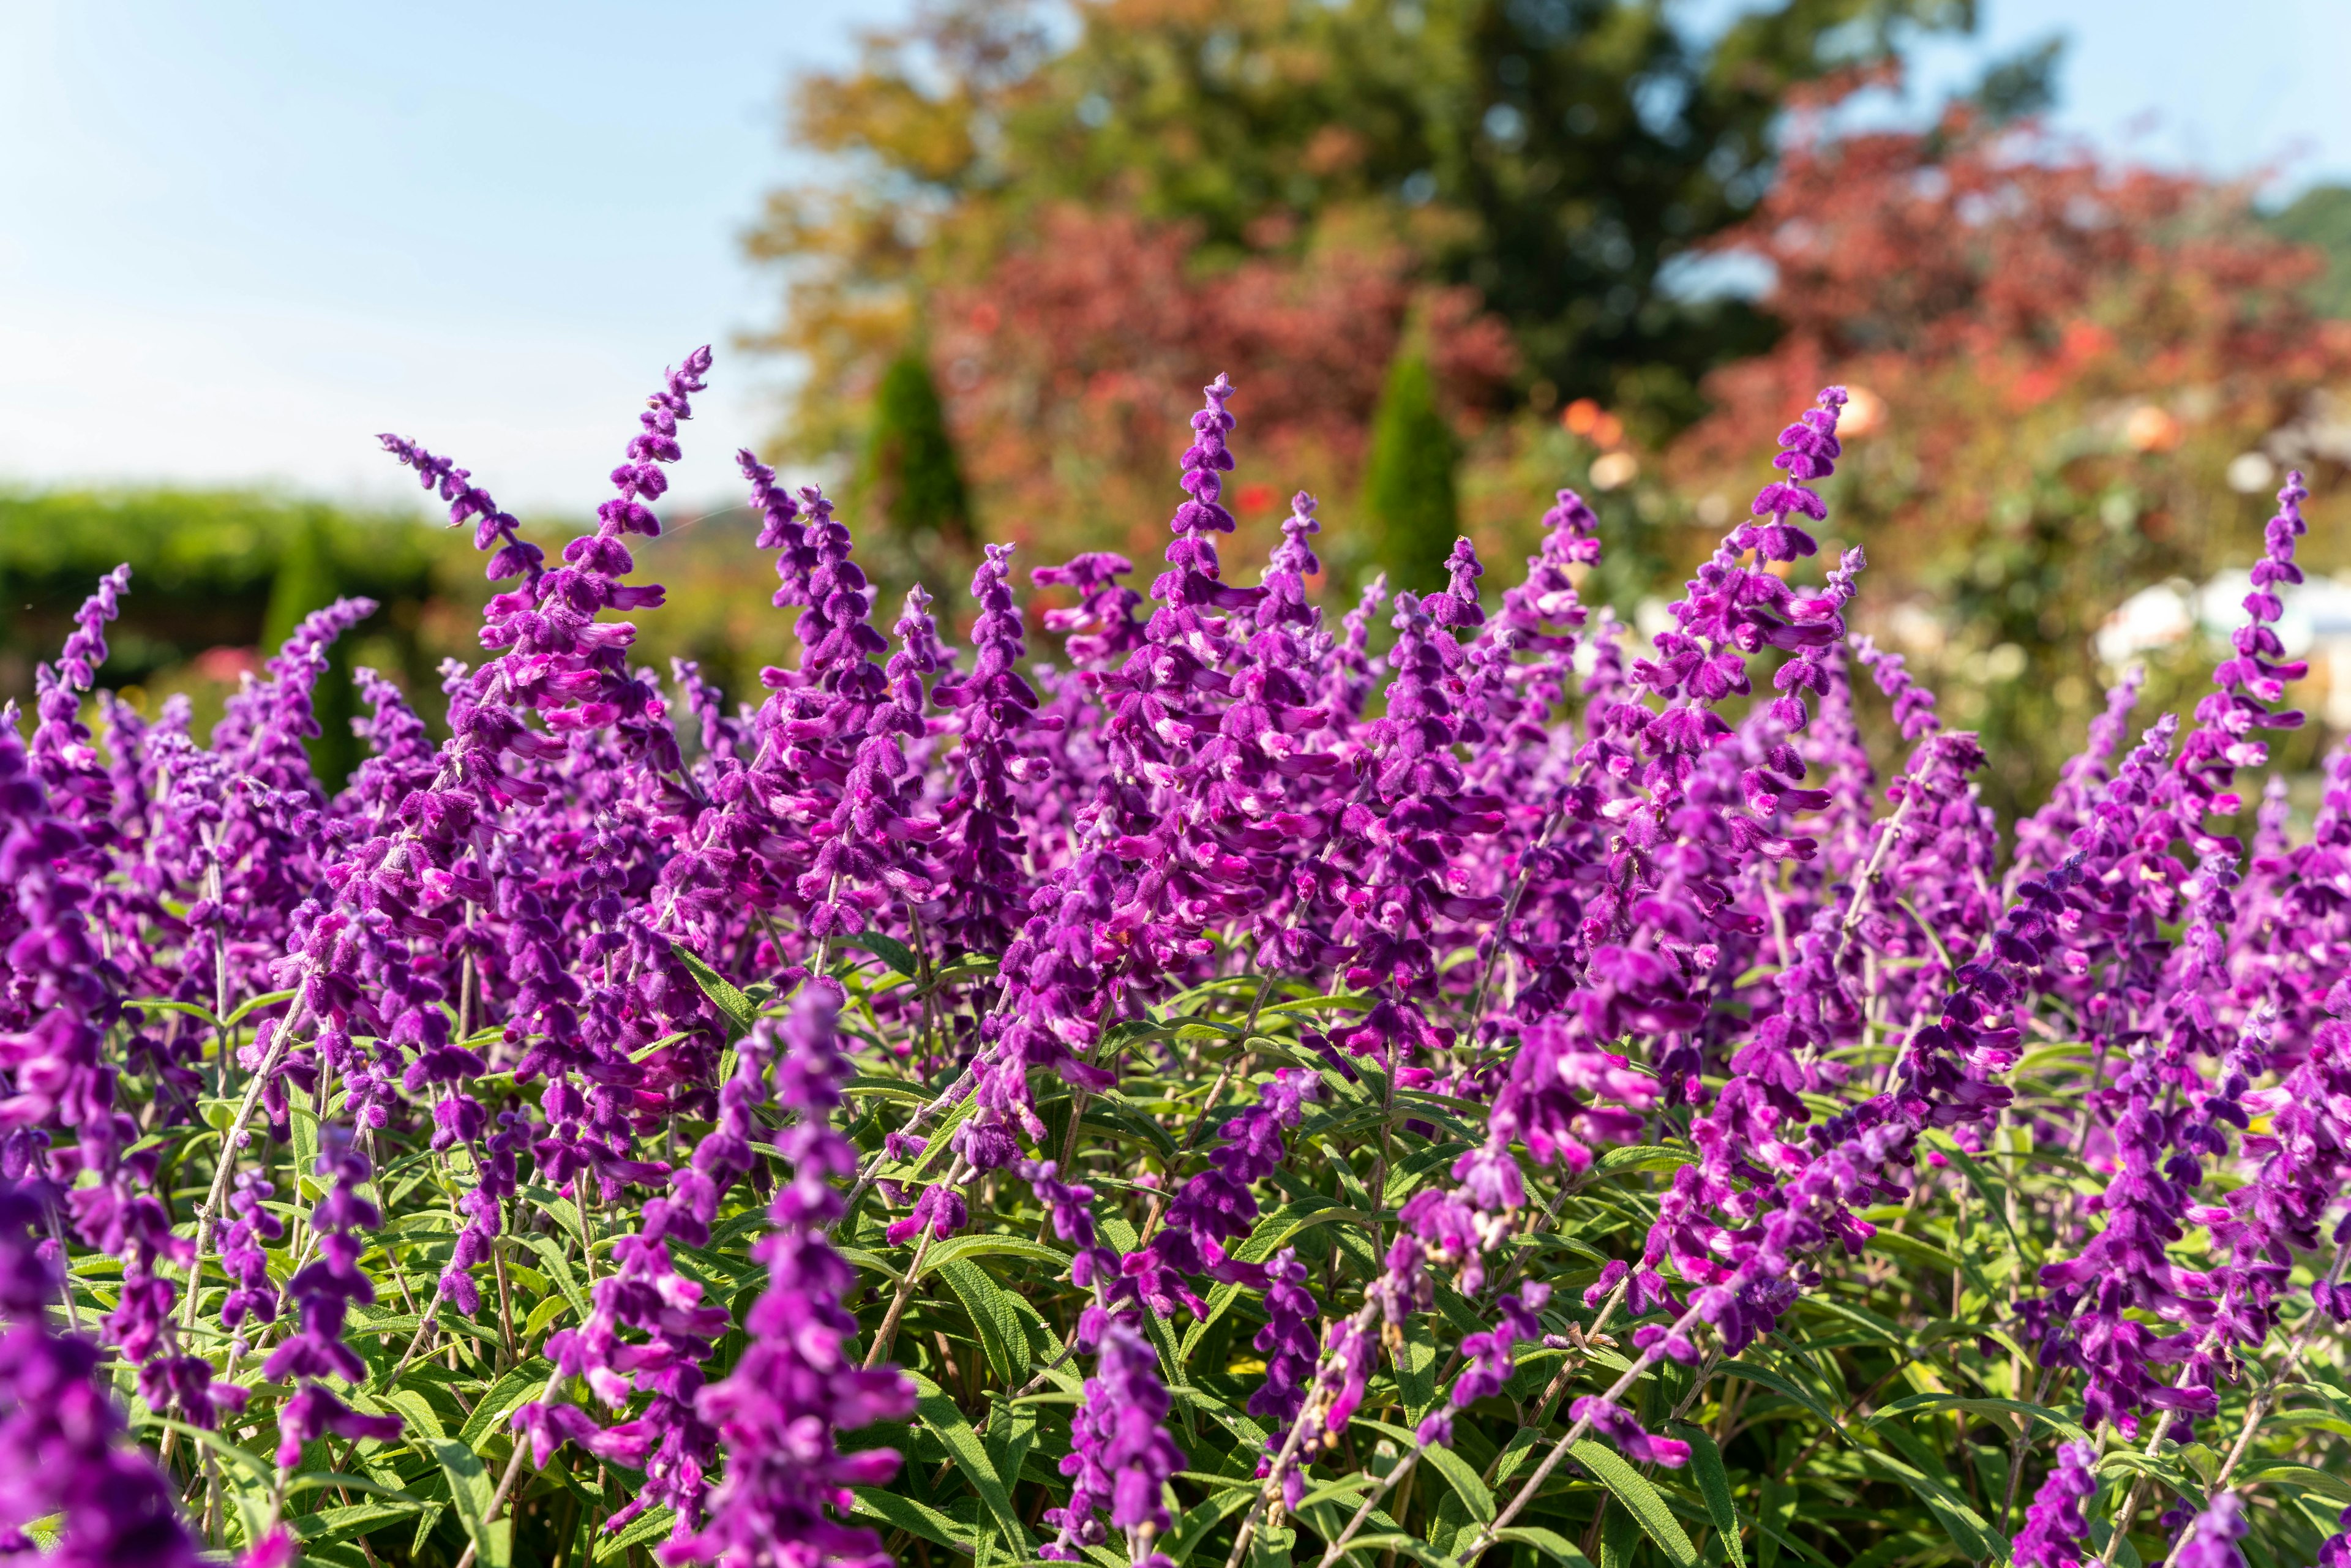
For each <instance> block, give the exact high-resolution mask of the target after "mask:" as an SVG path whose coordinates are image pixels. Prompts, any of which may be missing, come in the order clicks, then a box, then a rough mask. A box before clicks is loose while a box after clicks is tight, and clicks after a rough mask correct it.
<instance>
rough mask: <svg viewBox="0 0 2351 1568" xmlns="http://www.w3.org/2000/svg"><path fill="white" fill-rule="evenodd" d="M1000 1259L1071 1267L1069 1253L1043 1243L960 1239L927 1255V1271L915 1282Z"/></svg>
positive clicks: (997, 1238) (1014, 1238) (1016, 1238)
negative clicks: (974, 1261) (968, 1263)
mask: <svg viewBox="0 0 2351 1568" xmlns="http://www.w3.org/2000/svg"><path fill="white" fill-rule="evenodd" d="M997 1257H1004V1258H1027V1259H1029V1260H1032V1261H1035V1262H1039V1263H1048V1264H1050V1265H1052V1266H1053V1267H1054V1268H1055V1269H1060V1270H1066V1269H1068V1268H1069V1266H1070V1255H1069V1254H1068V1253H1066V1252H1061V1251H1056V1250H1055V1249H1052V1248H1050V1247H1048V1246H1046V1245H1045V1244H1044V1243H1043V1242H1041V1241H1031V1240H1029V1239H1028V1238H1027V1237H1025V1236H956V1237H951V1238H950V1239H947V1240H945V1241H942V1242H940V1243H939V1244H938V1245H937V1246H935V1247H933V1248H932V1249H930V1251H929V1252H928V1253H926V1254H925V1255H924V1258H923V1271H922V1273H920V1274H917V1275H915V1276H914V1278H915V1279H917V1280H920V1279H922V1278H924V1277H925V1275H929V1274H935V1273H936V1272H938V1270H941V1269H944V1268H946V1266H947V1265H948V1264H950V1263H959V1262H962V1261H963V1260H966V1259H969V1258H997Z"/></svg>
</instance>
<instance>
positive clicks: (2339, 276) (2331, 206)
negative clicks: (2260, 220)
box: [2269, 185, 2351, 319]
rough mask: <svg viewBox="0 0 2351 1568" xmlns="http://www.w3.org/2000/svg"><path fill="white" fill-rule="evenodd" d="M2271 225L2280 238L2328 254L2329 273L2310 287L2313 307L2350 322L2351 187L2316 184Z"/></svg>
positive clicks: (2271, 220) (2270, 223)
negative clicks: (2312, 247) (2313, 247)
mask: <svg viewBox="0 0 2351 1568" xmlns="http://www.w3.org/2000/svg"><path fill="white" fill-rule="evenodd" d="M2269 226H2270V229H2271V231H2272V232H2273V233H2274V234H2276V235H2278V237H2280V238H2281V239H2290V240H2292V241H2294V243H2295V244H2297V245H2307V246H2316V247H2317V248H2318V249H2319V251H2320V252H2322V253H2323V254H2324V255H2325V258H2326V270H2325V274H2324V275H2322V276H2321V277H2319V278H2318V279H2317V280H2316V281H2315V282H2314V283H2313V284H2312V285H2311V286H2310V301H2311V304H2312V305H2314V307H2316V308H2317V309H2318V310H2320V311H2321V312H2322V313H2324V314H2325V315H2328V316H2334V317H2337V318H2343V319H2351V185H2314V186H2312V187H2311V188H2310V189H2309V190H2307V191H2304V193H2302V194H2301V195H2300V196H2297V197H2296V198H2294V201H2293V203H2292V204H2289V205H2288V206H2286V207H2285V208H2284V210H2283V211H2282V212H2279V213H2278V214H2275V215H2274V216H2273V217H2272V218H2271V219H2270V220H2269Z"/></svg>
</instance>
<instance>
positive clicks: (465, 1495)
mask: <svg viewBox="0 0 2351 1568" xmlns="http://www.w3.org/2000/svg"><path fill="white" fill-rule="evenodd" d="M428 1447H429V1448H431V1450H432V1453H433V1457H434V1458H436V1459H438V1460H440V1461H441V1473H442V1474H443V1475H444V1476H446V1477H448V1478H449V1500H450V1502H451V1504H452V1505H453V1506H454V1507H455V1509H456V1511H457V1522H458V1523H459V1524H461V1525H463V1526H464V1527H465V1536H466V1538H467V1539H468V1540H470V1541H471V1542H473V1543H474V1560H475V1562H477V1563H481V1564H483V1568H509V1564H510V1563H511V1562H512V1560H513V1557H514V1551H513V1546H514V1524H513V1521H511V1520H506V1519H497V1520H493V1519H491V1518H490V1517H489V1513H490V1502H491V1500H492V1499H493V1498H494V1497H496V1494H497V1483H496V1482H495V1481H493V1480H491V1479H490V1473H489V1471H487V1470H486V1469H483V1468H482V1460H481V1457H480V1456H479V1455H477V1454H475V1452H474V1450H473V1449H472V1448H468V1447H466V1446H465V1444H464V1443H461V1442H459V1441H458V1440H457V1439H455V1437H435V1438H433V1439H432V1440H431V1442H430V1443H429V1444H428Z"/></svg>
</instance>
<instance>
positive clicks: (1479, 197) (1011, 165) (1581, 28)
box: [750, 0, 1973, 453]
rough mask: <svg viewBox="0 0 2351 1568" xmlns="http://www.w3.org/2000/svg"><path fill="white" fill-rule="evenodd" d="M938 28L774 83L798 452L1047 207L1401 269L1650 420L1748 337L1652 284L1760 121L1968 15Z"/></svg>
mask: <svg viewBox="0 0 2351 1568" xmlns="http://www.w3.org/2000/svg"><path fill="white" fill-rule="evenodd" d="M1075 9H1076V12H1077V22H1078V26H1076V27H1075V28H1074V29H1070V28H1066V27H1061V26H1054V25H1050V23H1049V22H1048V21H1047V19H1046V16H1045V11H1044V7H1042V6H1041V5H1035V4H1000V3H998V0H953V3H950V4H946V5H939V6H936V7H932V8H927V9H925V11H924V12H922V13H921V14H920V15H919V18H918V20H917V21H916V22H915V23H914V24H913V25H912V26H909V27H908V28H906V29H904V31H900V32H894V33H877V34H875V35H874V36H872V37H871V38H870V39H869V42H868V47H867V48H866V50H865V51H864V54H863V55H862V58H861V60H860V62H859V65H858V67H857V68H855V69H853V70H851V71H846V72H841V73H839V74H831V75H820V76H817V77H814V78H809V79H806V80H804V81H802V82H800V83H799V84H797V85H796V88H795V90H794V93H793V95H792V101H793V103H794V106H795V107H794V125H793V134H794V137H795V140H796V141H799V143H800V144H801V145H802V146H804V147H807V148H809V149H810V150H813V151H816V152H824V153H830V154H834V155H837V156H838V157H840V158H841V161H842V162H841V177H836V178H829V179H825V180H820V181H818V182H813V183H808V184H804V185H800V186H797V187H792V188H788V189H784V190H780V191H778V192H777V193H774V194H772V195H771V196H770V197H769V199H768V208H767V213H766V215H765V219H764V221H763V223H762V224H761V225H760V227H759V228H758V230H757V231H756V232H755V233H754V235H753V236H752V238H751V241H750V248H751V251H752V254H753V255H754V256H755V257H758V258H761V259H767V260H772V261H775V262H777V263H778V264H779V266H781V267H785V268H787V269H788V277H789V283H788V289H789V295H790V301H789V308H788V309H787V310H786V312H785V320H786V323H787V324H786V326H785V327H784V329H783V330H782V332H781V333H780V334H779V335H778V338H777V340H775V345H774V346H776V347H777V348H778V349H781V350H787V351H789V352H792V353H794V354H797V355H801V356H805V357H806V358H807V359H808V361H809V362H810V363H811V364H812V365H813V366H814V368H815V373H813V374H811V375H810V377H809V378H808V381H807V382H806V385H805V390H804V391H803V392H802V394H801V399H800V405H799V410H798V413H797V416H796V417H795V419H794V420H793V421H792V423H791V437H792V439H793V441H794V442H795V444H799V445H802V446H804V447H806V448H809V449H810V450H811V451H813V452H818V453H823V452H833V453H837V452H841V451H843V450H845V449H847V446H848V445H849V444H850V442H851V441H852V440H853V438H854V433H855V431H856V429H857V424H856V422H855V421H854V420H853V419H852V418H848V417H847V416H845V415H844V413H843V411H842V409H841V406H840V404H841V392H842V390H843V389H844V388H848V389H856V388H859V387H873V386H876V385H878V382H879V379H880V375H881V371H882V367H883V365H884V364H886V363H887V362H888V361H889V360H890V359H892V358H893V357H894V356H895V355H896V354H897V353H898V352H899V351H900V349H901V346H902V345H903V343H904V340H905V334H906V331H907V329H909V328H910V327H911V325H912V324H913V322H914V320H915V319H918V318H919V317H920V315H921V313H922V308H923V300H924V297H925V295H926V293H927V292H928V291H929V290H930V289H932V288H934V287H939V286H941V285H945V284H958V283H963V282H967V281H969V280H970V279H971V278H972V277H975V276H976V275H981V274H984V273H985V271H986V269H987V266H988V265H989V263H990V261H991V260H992V259H993V258H994V257H995V256H998V254H1000V253H1001V252H1002V250H1003V249H1004V247H1005V246H1008V245H1009V244H1011V243H1014V242H1017V241H1018V240H1019V239H1021V238H1023V237H1025V236H1026V235H1029V234H1031V233H1033V232H1034V226H1035V225H1034V219H1035V216H1036V214H1037V213H1038V212H1039V210H1040V209H1041V208H1043V207H1045V206H1048V205H1050V204H1054V203H1057V202H1076V203H1081V204H1086V205H1088V206H1091V207H1093V208H1096V209H1098V210H1099V209H1105V208H1116V209H1120V210H1124V211H1130V212H1133V213H1135V214H1138V215H1139V216H1141V217H1143V218H1145V219H1148V220H1152V221H1155V222H1177V223H1185V224H1189V225H1195V226H1196V233H1197V235H1198V236H1199V242H1200V246H1201V254H1202V258H1203V260H1204V261H1207V262H1210V263H1213V262H1215V261H1216V260H1217V258H1219V257H1227V258H1229V257H1234V256H1241V255H1279V256H1289V257H1291V258H1293V259H1303V258H1307V257H1309V256H1311V252H1312V250H1313V247H1314V246H1315V244H1316V243H1317V242H1318V240H1319V239H1322V238H1328V237H1332V236H1339V237H1342V238H1343V239H1344V240H1345V241H1346V242H1348V243H1358V244H1373V245H1381V244H1399V245H1403V246H1406V247H1407V248H1408V249H1409V250H1410V251H1411V252H1412V253H1413V254H1414V255H1415V256H1416V257H1417V258H1418V259H1419V261H1420V262H1421V264H1422V265H1423V267H1424V268H1425V270H1426V273H1427V275H1428V276H1429V277H1431V278H1433V279H1437V280H1442V281H1447V282H1456V283H1466V284H1468V285H1471V286H1473V287H1476V288H1477V289H1478V290H1479V291H1480V292H1481V293H1482V294H1483V296H1484V297H1485V299H1486V302H1487V304H1488V305H1489V308H1492V309H1494V310H1496V311H1498V312H1499V313H1500V314H1501V316H1502V317H1503V318H1504V319H1506V320H1507V321H1508V322H1509V323H1510V329H1511V330H1512V331H1513V333H1514V334H1515V335H1516V337H1517V340H1518V344H1519V348H1520V353H1521V356H1522V359H1523V361H1524V379H1525V382H1526V384H1527V385H1528V386H1529V387H1530V388H1533V387H1534V386H1535V385H1536V384H1537V383H1548V385H1549V386H1550V388H1551V389H1552V394H1553V395H1557V394H1558V393H1559V392H1561V391H1562V390H1564V391H1565V392H1568V393H1569V394H1570V395H1573V393H1575V392H1596V393H1605V394H1608V395H1611V396H1612V397H1614V396H1617V395H1619V394H1621V393H1625V392H1631V391H1635V390H1637V391H1639V392H1640V393H1641V395H1642V397H1643V400H1644V402H1646V404H1647V406H1648V407H1649V408H1650V409H1651V410H1652V411H1653V414H1654V417H1655V418H1656V419H1657V420H1659V421H1661V422H1663V423H1678V422H1680V421H1682V420H1686V419H1687V417H1689V416H1690V415H1691V414H1692V413H1694V412H1695V411H1696V409H1697V407H1698V403H1697V401H1696V400H1697V391H1696V389H1697V384H1698V377H1699V376H1700V375H1701V374H1702V373H1703V372H1704V371H1706V370H1707V369H1708V368H1709V367H1710V366H1713V365H1715V364H1719V363H1720V362H1722V361H1725V360H1727V359H1729V358H1732V357H1736V356H1738V355H1740V354H1745V353H1750V352H1753V351H1755V350H1757V349H1759V348H1760V347H1761V346H1762V345H1763V344H1764V343H1765V342H1767V341H1768V340H1769V339H1770V336H1771V332H1770V328H1769V326H1768V324H1767V323H1766V322H1765V321H1763V319H1761V318H1760V317H1758V316H1757V315H1756V314H1755V313H1754V312H1753V311H1752V310H1751V309H1750V308H1747V307H1745V306H1744V305H1741V304H1740V303H1738V302H1736V301H1719V300H1718V301H1711V302H1706V301H1698V300H1694V299H1691V298H1686V297H1684V296H1682V295H1680V294H1677V292H1676V291H1675V290H1673V289H1672V288H1670V287H1666V285H1665V283H1664V281H1663V280H1664V278H1665V277H1667V271H1666V269H1667V267H1668V266H1669V265H1670V264H1671V263H1672V262H1673V261H1674V260H1675V258H1676V257H1677V256H1686V255H1688V254H1690V253H1691V252H1692V251H1693V248H1694V247H1695V246H1698V245H1699V244H1700V243H1701V242H1703V241H1704V240H1705V239H1706V238H1707V237H1708V235H1713V234H1715V233H1718V232H1719V231H1720V230H1721V229H1723V228H1724V227H1726V226H1727V225H1729V224H1731V223H1733V222H1735V221H1736V220H1737V219H1738V218H1739V217H1740V215H1741V214H1744V213H1745V212H1746V211H1748V210H1749V209H1750V207H1751V206H1752V205H1753V204H1754V203H1755V201H1756V199H1757V198H1758V197H1759V196H1760V195H1761V192H1762V190H1763V187H1764V184H1765V183H1766V181H1767V180H1768V178H1769V173H1770V170H1771V161H1772V155H1773V154H1772V143H1771V128H1772V126H1773V125H1774V123H1775V122H1776V121H1777V120H1779V118H1780V116H1781V114H1782V110H1783V108H1784V106H1785V103H1786V100H1787V97H1788V94H1789V93H1790V91H1791V90H1792V89H1794V88H1796V87H1798V86H1799V85H1801V84H1802V83H1805V82H1808V81H1813V80H1817V79H1819V78H1822V77H1823V76H1824V75H1826V74H1828V73H1829V72H1832V71H1834V70H1838V69H1842V68H1848V67H1855V66H1862V65H1866V64H1869V63H1871V62H1873V61H1878V60H1884V59H1886V58H1888V57H1891V56H1892V55H1893V53H1894V52H1895V51H1896V47H1897V46H1898V45H1899V44H1900V42H1901V41H1902V40H1903V38H1904V37H1906V35H1907V34H1909V33H1913V32H1916V31H1919V30H1928V29H1948V28H1964V27H1966V26H1970V25H1971V24H1972V21H1973V7H1972V5H1970V4H1969V3H1968V0H1779V3H1778V4H1775V5H1765V6H1762V7H1760V8H1758V9H1755V10H1752V11H1750V12H1748V13H1747V14H1745V15H1742V16H1739V17H1738V18H1737V19H1736V20H1735V21H1733V22H1732V23H1731V24H1730V25H1729V26H1727V27H1724V28H1722V29H1721V30H1720V31H1719V33H1717V34H1715V35H1714V36H1713V37H1701V36H1700V35H1699V34H1698V32H1697V31H1696V30H1695V29H1694V28H1691V27H1688V26H1685V24H1684V22H1683V19H1682V18H1681V16H1679V15H1678V13H1677V10H1676V9H1675V8H1672V7H1668V6H1665V5H1658V4H1656V3H1654V0H1414V3H1410V4H1395V3H1392V0H1326V3H1321V4H1311V3H1295V4H1263V3H1259V0H1200V3H1197V4H1188V5H1169V4H1164V3H1159V0H1092V3H1090V4H1086V5H1081V6H1078V7H1076V8H1075Z"/></svg>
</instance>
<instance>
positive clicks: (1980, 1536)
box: [1858, 1448, 2008, 1562]
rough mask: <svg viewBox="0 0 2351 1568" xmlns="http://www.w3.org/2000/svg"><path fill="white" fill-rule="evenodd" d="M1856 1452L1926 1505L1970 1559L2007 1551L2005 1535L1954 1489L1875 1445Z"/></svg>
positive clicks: (1981, 1558)
mask: <svg viewBox="0 0 2351 1568" xmlns="http://www.w3.org/2000/svg"><path fill="white" fill-rule="evenodd" d="M1858 1452H1859V1453H1860V1455H1861V1458H1862V1461H1863V1462H1864V1463H1865V1464H1866V1465H1868V1466H1870V1467H1871V1468H1872V1469H1877V1470H1880V1471H1883V1472H1884V1473H1885V1474H1886V1475H1888V1476H1890V1477H1892V1478H1893V1479H1896V1480H1897V1481H1900V1482H1901V1483H1902V1484H1903V1485H1904V1486H1906V1487H1907V1488H1909V1489H1910V1491H1911V1493H1912V1495H1914V1496H1916V1497H1917V1500H1919V1501H1920V1502H1922V1503H1925V1504H1926V1505H1927V1511H1928V1513H1931V1514H1933V1515H1934V1516H1935V1522H1936V1523H1938V1524H1939V1525H1941V1526H1942V1527H1943V1533H1944V1534H1946V1535H1948V1536H1949V1537H1950V1538H1951V1543H1952V1544H1953V1545H1955V1546H1957V1547H1958V1548H1959V1550H1960V1551H1961V1552H1965V1553H1966V1554H1967V1555H1968V1556H1969V1557H1970V1559H1972V1560H1974V1561H1977V1562H1981V1561H1982V1560H1983V1559H1985V1558H1987V1557H1991V1556H1992V1555H1994V1554H1995V1553H2000V1554H2005V1553H2006V1552H2007V1551H2008V1538H2007V1537H2006V1536H2004V1535H2002V1534H2001V1532H2000V1531H1997V1530H1994V1529H1993V1528H1992V1527H1991V1523H1990V1521H1987V1520H1986V1519H1985V1518H1984V1517H1983V1515H1981V1514H1980V1513H1978V1512H1977V1511H1975V1510H1974V1509H1973V1508H1972V1507H1970V1505H1969V1503H1968V1500H1967V1499H1965V1498H1963V1497H1961V1496H1960V1495H1959V1493H1958V1492H1955V1491H1953V1490H1951V1489H1950V1488H1949V1487H1948V1486H1946V1485H1944V1484H1943V1483H1942V1482H1941V1481H1939V1480H1937V1479H1935V1478H1934V1477H1932V1476H1929V1475H1928V1474H1927V1473H1926V1472H1925V1471H1924V1470H1921V1469H1918V1468H1917V1466H1915V1465H1909V1464H1905V1463H1904V1462H1903V1461H1902V1460H1900V1459H1897V1458H1895V1457H1894V1456H1893V1455H1891V1454H1887V1453H1882V1452H1880V1451H1879V1450H1877V1449H1876V1448H1863V1449H1860V1450H1858Z"/></svg>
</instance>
